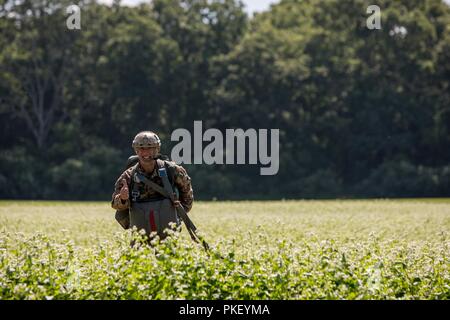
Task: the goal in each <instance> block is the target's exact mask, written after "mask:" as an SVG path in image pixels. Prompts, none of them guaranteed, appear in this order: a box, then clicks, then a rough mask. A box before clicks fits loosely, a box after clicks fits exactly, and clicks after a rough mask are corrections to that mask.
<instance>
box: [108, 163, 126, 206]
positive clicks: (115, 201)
mask: <svg viewBox="0 0 450 320" xmlns="http://www.w3.org/2000/svg"><path fill="white" fill-rule="evenodd" d="M124 179H125V181H126V183H127V186H128V188H129V187H130V181H131V178H130V172H129V170H127V171H125V172H124V173H122V174H121V175H120V177H119V179H117V181H116V184H115V185H114V192H113V194H112V201H111V207H112V208H113V209H116V210H124V209H127V208H129V207H130V199H127V200H122V199H120V190H121V189H122V186H123V182H122V181H123V180H124Z"/></svg>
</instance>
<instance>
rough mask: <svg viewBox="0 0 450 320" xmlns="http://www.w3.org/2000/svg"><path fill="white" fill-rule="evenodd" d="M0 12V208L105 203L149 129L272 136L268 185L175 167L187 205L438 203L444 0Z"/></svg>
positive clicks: (444, 106)
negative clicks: (273, 158)
mask: <svg viewBox="0 0 450 320" xmlns="http://www.w3.org/2000/svg"><path fill="white" fill-rule="evenodd" d="M371 2H373V1H366V0H345V1H337V0H302V1H300V0H282V1H281V2H280V3H278V4H276V5H272V6H271V8H270V9H269V10H268V11H266V12H263V13H259V14H256V15H255V16H253V17H249V16H248V15H247V14H246V13H245V11H244V7H243V4H242V3H241V2H240V1H237V0H212V1H208V0H153V1H151V2H148V3H144V4H141V5H139V6H137V7H127V6H122V5H121V4H120V1H115V2H114V3H113V5H111V6H106V5H103V4H99V3H97V2H96V1H88V0H83V1H80V2H79V3H78V5H79V7H80V9H81V30H68V29H67V27H66V19H67V13H66V8H67V7H68V6H69V5H71V4H72V3H71V1H65V0H63V1H60V0H34V1H29V0H20V1H11V0H2V1H0V48H1V50H0V121H1V124H2V125H1V126H0V145H1V154H0V168H1V171H0V197H1V198H3V199H73V200H75V199H80V200H81V199H85V200H87V199H92V200H105V199H109V197H110V195H111V193H112V189H113V184H114V182H115V180H116V178H117V177H118V175H119V174H120V173H121V172H122V171H123V169H124V165H125V162H126V159H127V158H128V156H129V155H131V154H132V153H133V150H132V149H131V140H132V138H133V137H134V136H135V134H136V133H137V132H139V131H141V130H153V131H155V132H157V133H158V134H159V136H160V138H161V140H162V143H163V147H162V151H163V153H165V154H169V155H170V151H171V148H172V147H173V146H174V144H175V142H172V141H170V137H171V133H172V132H173V131H174V130H175V129H177V128H186V129H188V130H192V129H193V125H194V121H196V120H201V121H203V126H204V127H205V129H207V128H217V129H219V130H221V131H223V132H225V130H226V129H228V128H230V129H233V128H242V129H244V130H246V129H249V128H255V129H259V128H264V129H271V128H277V129H279V132H280V142H279V144H280V150H279V157H280V159H279V171H278V173H277V174H276V175H273V176H261V175H260V174H259V166H254V165H253V166H252V165H205V164H203V165H185V167H186V169H187V170H188V172H189V174H190V176H191V178H192V181H193V187H194V195H195V197H196V198H197V199H212V198H216V199H219V200H222V199H281V198H286V199H288V198H335V197H339V198H345V197H351V198H359V197H428V196H433V197H443V196H449V195H450V7H449V6H448V5H447V4H446V3H444V2H443V1H442V0H408V1H407V0H401V1H398V0H379V1H377V5H378V6H379V7H380V8H381V29H379V30H377V29H375V30H370V29H368V28H367V26H366V21H367V18H368V14H367V13H366V8H367V7H368V6H369V5H371V4H372V3H371Z"/></svg>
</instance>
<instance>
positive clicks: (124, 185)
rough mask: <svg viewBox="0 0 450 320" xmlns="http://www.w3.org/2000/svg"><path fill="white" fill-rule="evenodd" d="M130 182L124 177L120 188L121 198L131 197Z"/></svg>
mask: <svg viewBox="0 0 450 320" xmlns="http://www.w3.org/2000/svg"><path fill="white" fill-rule="evenodd" d="M129 195H130V194H129V193H128V184H127V181H126V180H125V179H122V189H120V199H122V200H127V199H128V197H129Z"/></svg>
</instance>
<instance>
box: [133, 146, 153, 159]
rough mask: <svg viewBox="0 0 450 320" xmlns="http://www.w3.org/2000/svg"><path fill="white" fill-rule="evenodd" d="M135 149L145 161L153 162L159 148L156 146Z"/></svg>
mask: <svg viewBox="0 0 450 320" xmlns="http://www.w3.org/2000/svg"><path fill="white" fill-rule="evenodd" d="M135 151H136V154H137V155H138V157H139V160H140V161H143V162H151V161H153V159H154V158H155V157H156V156H157V155H158V148H156V147H149V148H147V147H146V148H135Z"/></svg>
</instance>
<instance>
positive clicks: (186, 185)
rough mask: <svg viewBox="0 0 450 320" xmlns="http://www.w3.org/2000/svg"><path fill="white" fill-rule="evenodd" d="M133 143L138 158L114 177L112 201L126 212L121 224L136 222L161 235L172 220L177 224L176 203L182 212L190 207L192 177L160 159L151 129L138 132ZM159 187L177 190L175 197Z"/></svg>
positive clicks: (145, 228) (155, 136)
mask: <svg viewBox="0 0 450 320" xmlns="http://www.w3.org/2000/svg"><path fill="white" fill-rule="evenodd" d="M132 147H133V149H134V151H135V152H136V155H137V158H138V162H137V163H136V164H135V165H133V166H131V167H130V168H128V169H127V170H125V171H124V172H123V173H122V174H121V175H120V177H119V178H118V179H117V182H116V184H115V190H114V193H113V195H112V202H111V205H112V207H113V208H114V209H116V210H119V211H118V212H117V213H123V212H125V213H126V214H127V215H126V219H124V217H122V219H123V220H122V221H119V219H118V221H119V223H120V224H121V225H122V226H123V227H124V228H128V227H133V226H136V227H137V228H138V229H143V230H145V232H146V234H147V235H150V234H152V233H153V232H156V234H158V235H159V237H160V238H161V239H164V238H165V237H166V236H167V234H166V233H165V232H164V229H166V228H169V227H170V226H169V225H170V223H171V222H174V223H176V224H177V225H179V224H180V221H179V218H180V217H178V215H177V210H176V209H177V208H176V207H179V206H181V207H182V209H184V211H185V212H189V211H190V210H191V208H192V203H193V200H194V196H193V191H192V186H191V179H190V177H189V176H188V174H187V172H186V170H185V169H184V168H183V167H181V166H179V165H177V164H175V163H174V162H172V161H167V160H162V159H161V155H160V149H161V141H160V139H159V137H158V136H157V135H156V134H155V133H154V132H151V131H143V132H140V133H138V134H137V135H136V137H135V138H134V140H133V143H132ZM152 184H153V185H152ZM154 184H156V186H155V185H154ZM158 187H160V188H158ZM161 188H164V189H165V190H170V191H169V192H172V193H176V197H172V199H168V198H167V197H165V196H163V195H162V194H163V192H161V191H159V192H158V189H161ZM163 191H164V190H163ZM178 209H180V208H178ZM127 210H128V211H129V216H128V212H127ZM116 218H117V214H116ZM127 219H129V220H127ZM124 220H125V222H123V221H124Z"/></svg>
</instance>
